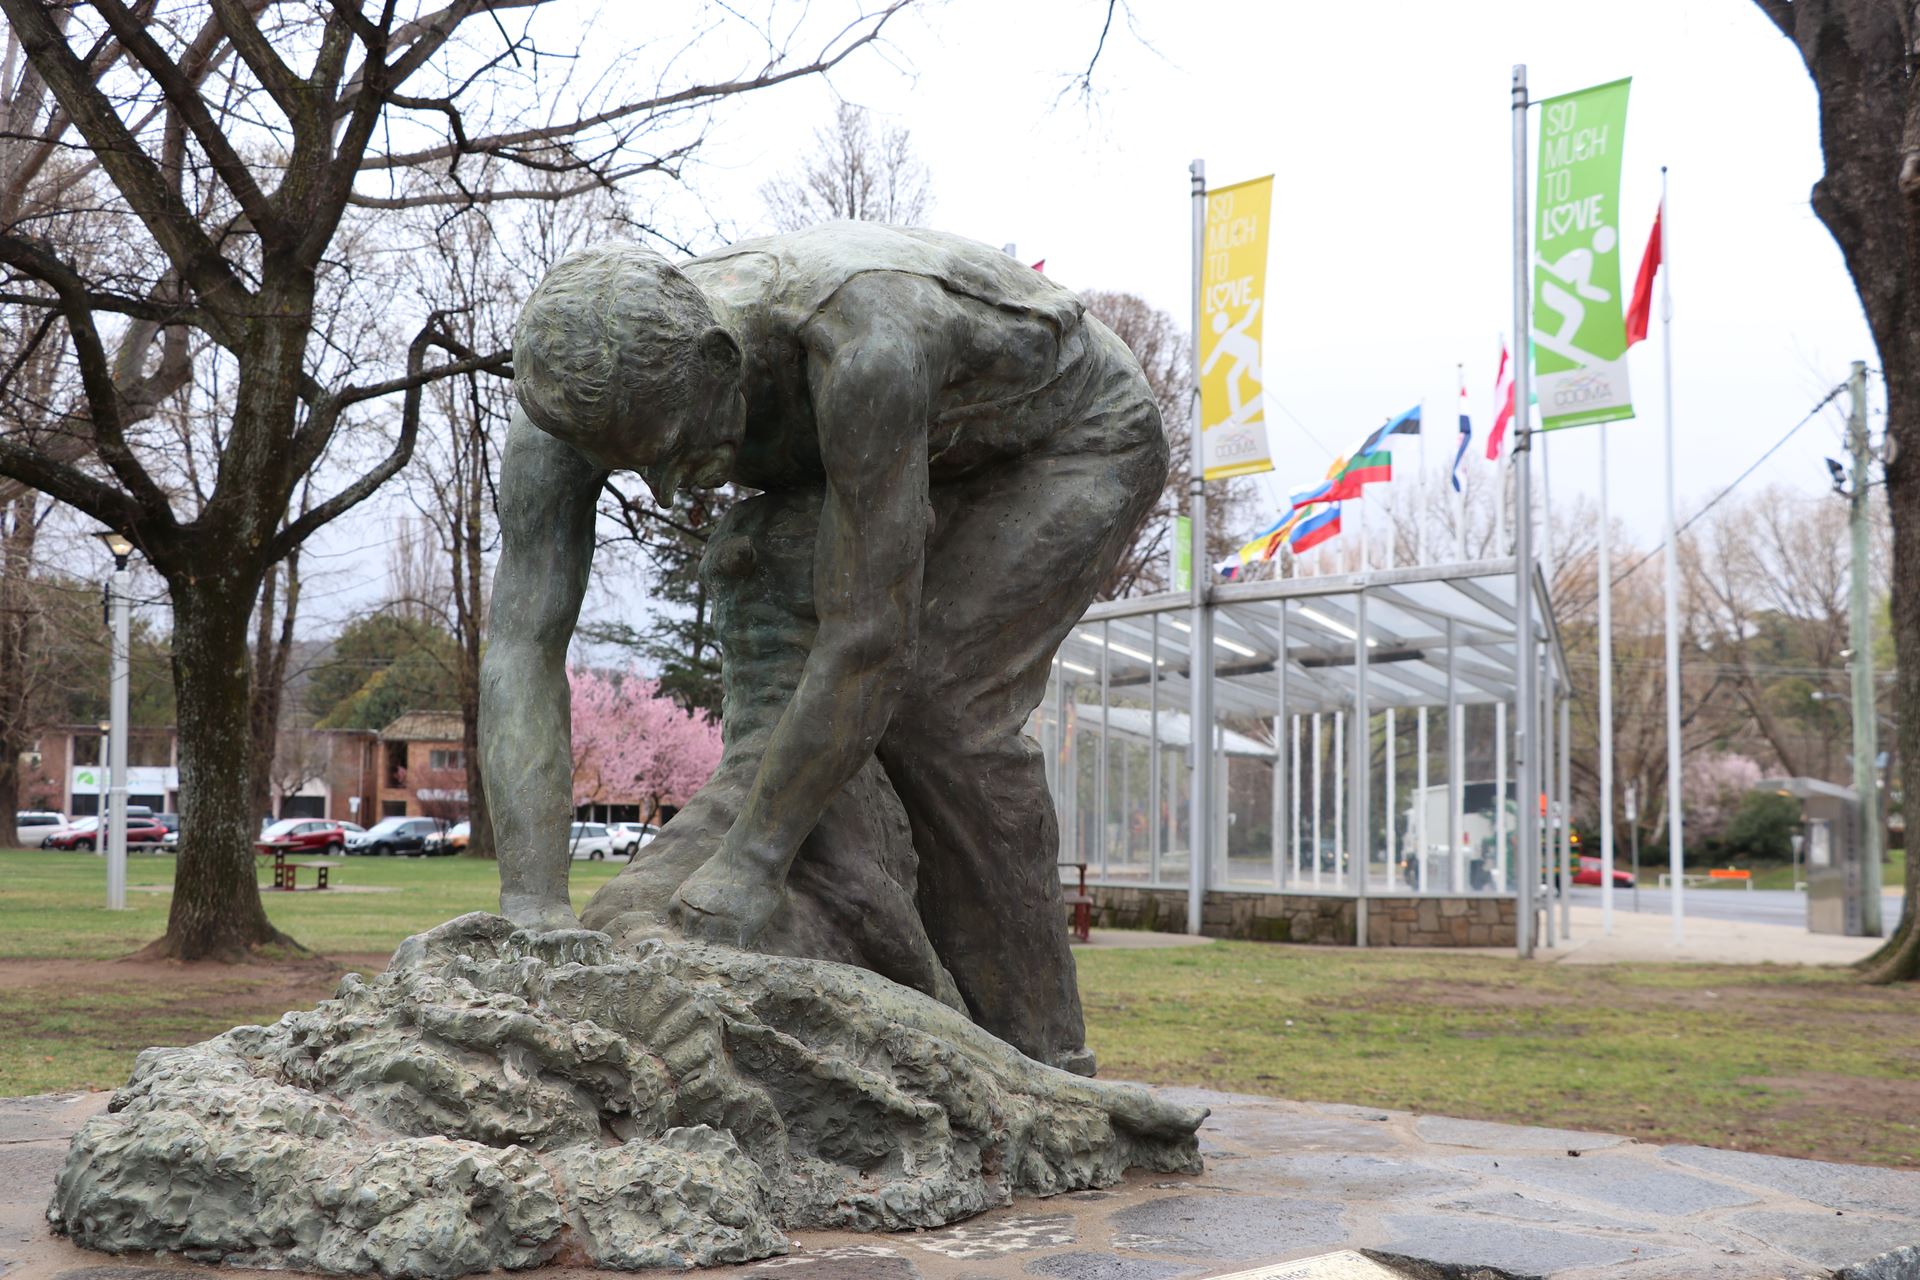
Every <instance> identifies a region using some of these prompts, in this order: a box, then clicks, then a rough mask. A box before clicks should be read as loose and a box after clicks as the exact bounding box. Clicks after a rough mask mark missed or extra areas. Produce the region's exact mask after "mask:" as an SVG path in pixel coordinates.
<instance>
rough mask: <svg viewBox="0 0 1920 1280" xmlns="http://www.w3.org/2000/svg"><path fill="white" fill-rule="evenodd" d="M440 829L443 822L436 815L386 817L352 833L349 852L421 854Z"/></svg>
mask: <svg viewBox="0 0 1920 1280" xmlns="http://www.w3.org/2000/svg"><path fill="white" fill-rule="evenodd" d="M439 829H440V824H439V822H437V821H435V820H434V819H432V818H398V817H396V818H382V819H380V821H378V822H376V823H374V824H373V825H372V826H371V827H368V828H367V829H366V830H365V831H363V832H361V833H360V834H359V835H357V836H349V837H348V839H347V852H348V853H365V854H381V855H384V856H386V857H389V858H391V857H394V856H396V855H399V854H405V855H407V856H408V857H410V858H417V857H419V856H420V855H421V854H423V853H425V852H426V851H427V837H428V836H430V835H432V834H433V833H434V832H436V831H438V830H439Z"/></svg>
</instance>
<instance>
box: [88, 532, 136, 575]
mask: <svg viewBox="0 0 1920 1280" xmlns="http://www.w3.org/2000/svg"><path fill="white" fill-rule="evenodd" d="M93 536H94V537H96V538H98V539H100V541H102V542H104V543H105V544H106V546H107V550H108V551H111V552H112V553H113V566H114V568H116V569H124V568H126V567H127V557H128V556H130V555H132V554H133V539H131V538H129V537H127V535H126V534H124V533H121V532H120V531H119V530H118V529H102V530H101V531H100V532H98V533H96V534H94V535H93Z"/></svg>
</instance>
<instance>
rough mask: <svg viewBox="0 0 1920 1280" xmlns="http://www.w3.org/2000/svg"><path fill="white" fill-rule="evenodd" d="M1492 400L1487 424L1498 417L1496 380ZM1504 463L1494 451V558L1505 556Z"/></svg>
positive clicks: (1503, 346) (1510, 426)
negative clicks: (1491, 410)
mask: <svg viewBox="0 0 1920 1280" xmlns="http://www.w3.org/2000/svg"><path fill="white" fill-rule="evenodd" d="M1506 345H1507V340H1506V339H1505V338H1502V339H1501V340H1500V347H1501V350H1502V352H1503V353H1505V350H1506ZM1507 358H1508V359H1512V356H1510V355H1509V356H1508V357H1507ZM1493 399H1494V406H1493V414H1492V416H1491V417H1489V418H1488V419H1487V421H1488V422H1492V421H1493V420H1494V419H1496V418H1498V417H1499V416H1500V404H1499V401H1500V386H1499V380H1498V379H1497V378H1496V379H1495V380H1494V388H1493ZM1487 429H1488V430H1489V431H1491V430H1492V429H1493V428H1492V427H1488V428H1487ZM1507 430H1509V431H1511V430H1513V423H1512V421H1511V420H1509V421H1508V423H1507ZM1489 438H1491V437H1489ZM1507 453H1508V456H1509V458H1510V457H1511V456H1512V453H1513V451H1512V450H1511V449H1509V450H1508V451H1507ZM1505 461H1506V460H1505V459H1502V458H1501V457H1500V456H1499V451H1498V450H1495V451H1494V458H1493V554H1494V555H1496V556H1504V555H1506V554H1507V468H1506V466H1505V465H1503V464H1504V462H1505Z"/></svg>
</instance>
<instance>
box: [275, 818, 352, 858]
mask: <svg viewBox="0 0 1920 1280" xmlns="http://www.w3.org/2000/svg"><path fill="white" fill-rule="evenodd" d="M253 847H254V850H255V851H256V852H259V853H279V852H284V853H324V854H327V855H328V856H329V857H331V856H332V855H334V854H337V853H340V852H341V851H342V850H344V849H345V848H346V847H347V833H346V832H345V831H343V830H341V829H340V824H339V823H337V822H328V821H327V820H326V819H324V818H282V819H280V821H278V822H276V823H274V824H273V825H272V826H270V827H268V828H267V829H266V830H265V831H262V832H261V833H260V838H259V839H257V840H255V841H254V842H253Z"/></svg>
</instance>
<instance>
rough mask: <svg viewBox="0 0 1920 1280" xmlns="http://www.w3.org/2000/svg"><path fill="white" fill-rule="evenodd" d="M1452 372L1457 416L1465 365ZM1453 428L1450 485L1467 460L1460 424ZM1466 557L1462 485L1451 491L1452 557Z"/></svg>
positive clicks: (1462, 404)
mask: <svg viewBox="0 0 1920 1280" xmlns="http://www.w3.org/2000/svg"><path fill="white" fill-rule="evenodd" d="M1453 372H1454V381H1455V382H1457V383H1459V385H1460V394H1459V395H1458V396H1456V397H1455V398H1454V400H1455V407H1454V416H1455V417H1458V416H1459V415H1460V414H1462V413H1465V412H1467V366H1466V365H1464V364H1456V365H1455V366H1453ZM1453 429H1454V431H1455V433H1456V434H1455V438H1454V441H1453V458H1454V460H1453V461H1452V462H1450V463H1449V464H1447V483H1448V484H1450V485H1451V484H1456V483H1458V481H1459V479H1460V464H1461V463H1463V462H1465V461H1466V460H1467V458H1466V455H1465V454H1464V453H1462V452H1461V451H1460V440H1459V436H1458V432H1459V430H1460V424H1459V423H1458V422H1456V423H1454V424H1453ZM1466 558H1467V491H1466V488H1465V487H1464V486H1462V487H1460V488H1457V489H1455V490H1454V491H1453V559H1454V562H1455V563H1456V564H1458V563H1461V562H1463V561H1465V560H1466Z"/></svg>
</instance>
